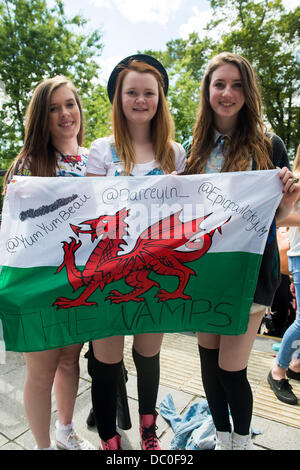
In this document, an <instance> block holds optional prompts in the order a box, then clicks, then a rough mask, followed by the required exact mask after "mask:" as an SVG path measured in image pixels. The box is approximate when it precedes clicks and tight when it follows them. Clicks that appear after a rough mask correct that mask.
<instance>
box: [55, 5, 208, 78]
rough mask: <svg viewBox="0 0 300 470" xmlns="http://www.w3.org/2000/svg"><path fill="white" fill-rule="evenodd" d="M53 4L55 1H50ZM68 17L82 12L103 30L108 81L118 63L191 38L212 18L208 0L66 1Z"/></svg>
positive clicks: (103, 64) (103, 59)
mask: <svg viewBox="0 0 300 470" xmlns="http://www.w3.org/2000/svg"><path fill="white" fill-rule="evenodd" d="M48 3H49V4H51V0H48ZM64 5H65V12H66V14H67V16H72V15H75V14H77V13H80V14H81V15H82V16H83V17H84V18H86V19H88V20H89V23H88V25H87V26H88V28H90V29H97V28H98V29H100V31H101V32H102V34H103V44H104V50H103V53H102V56H101V58H100V60H99V62H100V65H101V67H102V69H103V71H102V79H103V80H104V81H105V80H107V78H108V76H109V73H110V71H111V70H112V68H113V67H114V66H115V65H116V63H117V62H118V61H119V60H121V59H123V58H124V57H127V56H128V55H130V54H134V53H136V52H137V51H138V50H145V49H154V50H159V49H165V46H166V43H167V42H168V41H170V40H171V39H177V38H179V37H187V36H188V32H191V30H192V29H194V27H191V26H190V24H191V23H192V24H193V23H195V22H196V23H197V27H198V29H200V30H201V28H202V26H203V25H204V24H206V21H207V19H208V17H209V15H208V13H207V12H208V10H209V6H210V5H209V2H208V1H207V0H85V2H84V3H83V2H82V0H64Z"/></svg>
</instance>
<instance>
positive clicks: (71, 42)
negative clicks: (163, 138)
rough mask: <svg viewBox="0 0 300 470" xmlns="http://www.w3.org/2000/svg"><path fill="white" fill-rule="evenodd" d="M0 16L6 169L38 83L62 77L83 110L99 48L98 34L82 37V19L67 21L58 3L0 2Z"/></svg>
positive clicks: (0, 121) (0, 144)
mask: <svg viewBox="0 0 300 470" xmlns="http://www.w3.org/2000/svg"><path fill="white" fill-rule="evenodd" d="M0 13H1V19H0V64H1V66H0V80H1V83H2V85H3V84H4V86H5V96H6V100H5V102H4V104H3V105H2V109H1V110H0V149H1V150H0V152H1V157H2V161H1V165H2V167H6V166H7V164H8V161H9V160H11V159H12V158H13V157H14V156H15V155H16V154H17V153H18V151H19V149H20V147H21V145H22V139H23V135H24V114H25V109H26V106H27V104H28V101H29V99H30V96H31V93H32V90H33V89H34V88H35V87H36V85H37V84H38V83H39V82H40V81H41V80H42V79H44V78H49V77H52V76H55V75H60V74H62V75H65V76H67V77H69V78H71V79H72V80H73V82H74V83H75V85H76V86H77V87H78V88H79V92H80V96H81V97H82V100H83V104H84V107H85V108H87V104H86V103H85V101H86V102H87V103H90V102H91V96H92V95H93V92H94V89H95V88H97V90H98V91H99V88H101V86H100V85H98V86H97V87H96V86H95V84H94V83H93V81H92V80H93V79H94V78H95V77H97V75H98V71H99V66H98V64H97V63H96V61H95V58H96V57H97V56H99V55H100V54H101V52H102V47H103V45H102V42H101V34H100V33H99V32H98V31H93V32H91V33H89V34H86V33H84V27H85V25H86V20H85V19H84V18H82V17H81V16H79V15H77V16H74V17H73V18H70V19H68V18H67V17H66V15H65V12H64V5H63V2H62V1H61V0H56V2H55V5H54V7H53V8H48V7H47V3H46V1H45V0H13V1H8V0H0ZM100 91H101V90H100ZM95 99H96V97H95ZM98 102H99V100H98ZM104 105H105V106H107V100H104ZM86 111H87V110H86ZM87 131H88V123H87ZM88 135H90V132H88ZM90 137H91V136H90Z"/></svg>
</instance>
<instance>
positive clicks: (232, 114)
mask: <svg viewBox="0 0 300 470" xmlns="http://www.w3.org/2000/svg"><path fill="white" fill-rule="evenodd" d="M186 148H187V149H188V152H189V158H188V161H187V168H186V172H187V173H188V174H193V173H216V172H227V171H245V170H265V169H270V168H275V167H280V168H281V171H280V178H281V180H282V183H283V193H284V195H283V198H282V201H281V203H280V205H279V207H278V209H277V212H276V220H277V221H278V220H280V219H281V218H284V217H285V216H286V215H287V214H288V213H289V211H290V210H291V208H292V206H293V204H294V201H295V199H296V197H297V195H298V194H299V190H300V186H299V184H298V179H297V178H295V177H294V176H293V174H292V173H291V171H290V170H289V168H288V166H289V161H288V156H287V153H286V149H285V146H284V144H283V142H282V140H281V139H280V138H279V137H277V136H276V135H269V136H268V135H267V134H266V132H265V128H264V124H263V119H262V103H261V97H260V93H259V89H258V85H257V80H256V76H255V73H254V70H253V68H252V66H251V64H250V63H249V61H248V60H247V59H246V58H244V57H242V56H240V55H238V54H233V53H230V52H223V53H221V54H219V55H217V56H215V57H214V58H213V59H212V60H211V62H210V63H209V65H208V67H207V70H206V72H205V74H204V77H203V80H202V84H201V93H200V108H199V113H198V117H197V120H196V124H195V129H194V135H193V138H192V140H191V141H190V142H189V143H187V145H186ZM275 229H276V227H275V221H274V222H273V225H272V227H271V230H270V234H269V238H268V240H267V243H266V247H265V251H264V254H263V259H262V264H261V268H260V272H259V277H258V282H257V286H256V291H255V295H254V301H253V304H252V307H251V309H250V314H249V323H248V330H247V332H246V333H245V334H243V335H239V336H225V335H214V334H208V333H198V334H197V336H198V346H199V353H200V361H201V371H202V380H203V385H204V389H205V393H206V397H207V400H208V404H209V407H210V411H211V413H212V417H213V420H214V424H215V426H216V449H217V450H225V449H227V450H229V449H234V450H246V449H252V448H253V444H252V441H251V435H250V422H251V417H252V402H253V398H252V391H251V387H250V384H249V382H248V379H247V363H248V358H249V355H250V351H251V348H252V345H253V342H254V339H255V335H256V333H257V331H258V328H259V326H260V323H261V320H262V317H263V314H264V312H265V309H266V307H267V306H270V305H271V303H272V299H273V296H274V294H275V291H276V289H277V287H278V284H279V280H280V272H279V269H273V268H274V266H276V263H274V261H275V260H276V259H277V260H278V250H277V245H276V236H275V235H274V233H275ZM277 265H278V263H277ZM228 275H230V267H229V273H228ZM229 410H230V413H231V417H232V421H233V432H232V429H231V423H230V419H229Z"/></svg>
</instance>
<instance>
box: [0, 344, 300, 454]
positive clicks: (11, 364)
mask: <svg viewBox="0 0 300 470" xmlns="http://www.w3.org/2000/svg"><path fill="white" fill-rule="evenodd" d="M190 339H191V341H193V340H194V338H190ZM185 340H186V339H185ZM272 343H274V340H272V339H267V337H264V338H261V337H258V338H257V340H256V342H255V350H256V351H260V354H261V352H262V353H264V352H266V354H270V351H272ZM174 357H175V355H174ZM2 362H4V361H3V355H2ZM80 363H81V376H80V386H79V392H78V398H77V402H76V408H75V415H74V422H75V427H76V430H77V431H78V432H79V433H80V434H81V435H82V436H84V437H85V438H87V439H88V440H89V441H90V442H92V443H93V444H94V445H95V446H98V445H99V438H98V435H97V432H96V431H95V430H93V429H92V430H91V429H87V426H86V418H87V416H88V413H89V410H90V407H91V401H90V387H91V384H90V377H89V375H88V373H87V367H86V365H87V364H86V359H84V358H83V357H81V359H80ZM183 367H184V364H178V370H180V368H183ZM129 369H130V368H129ZM25 373H26V371H25V364H24V360H23V357H22V355H21V354H19V353H12V352H7V353H6V354H5V363H4V364H1V363H0V450H30V449H33V448H34V445H35V444H34V439H33V436H32V434H31V432H30V430H29V428H28V424H27V420H26V417H25V415H24V409H23V384H24V379H25ZM164 383H167V382H166V380H165V382H164ZM170 383H171V382H170ZM127 391H128V396H129V404H130V410H131V420H132V428H131V429H130V430H129V431H120V433H121V435H122V444H123V448H124V449H126V450H139V449H140V445H139V438H138V410H137V392H136V377H135V375H134V374H133V373H132V372H129V380H128V383H127ZM166 393H171V395H172V397H173V400H174V403H175V407H176V410H177V412H179V413H181V414H184V413H185V411H186V410H187V409H188V408H189V407H190V405H191V404H192V403H194V402H195V401H199V400H202V399H203V397H201V396H198V395H197V394H195V393H187V392H186V391H182V390H179V389H178V388H174V386H173V385H172V384H171V385H168V384H167V385H165V384H164V385H161V386H160V390H159V397H158V404H159V403H160V402H161V400H162V399H163V397H164V396H165V395H166ZM199 393H200V392H199ZM200 395H201V393H200ZM299 398H300V397H299ZM274 404H275V405H276V406H279V407H280V402H279V401H278V400H277V399H276V398H275V397H274ZM299 406H300V405H298V406H297V407H291V406H289V408H290V409H291V411H292V412H295V411H297V412H299ZM283 409H284V408H283ZM55 419H56V408H55V401H54V402H53V419H52V431H53V434H54V423H55ZM283 421H284V420H283ZM252 426H253V428H254V429H257V430H259V431H260V432H261V434H260V435H258V436H256V437H255V440H254V442H255V449H256V450H268V449H269V450H279V449H280V450H300V423H299V422H297V421H296V422H294V425H288V424H284V422H279V421H278V418H276V420H275V421H274V420H273V419H272V417H270V416H269V417H267V418H266V417H262V416H257V415H254V416H253V420H252ZM158 435H159V437H160V441H161V445H162V448H163V449H165V450H167V449H169V444H170V441H171V439H172V438H173V435H174V433H173V431H172V429H171V428H170V426H169V425H168V423H166V421H165V420H164V419H163V418H162V417H161V416H159V417H158Z"/></svg>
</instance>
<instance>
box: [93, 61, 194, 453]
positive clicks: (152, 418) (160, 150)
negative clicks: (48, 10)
mask: <svg viewBox="0 0 300 470" xmlns="http://www.w3.org/2000/svg"><path fill="white" fill-rule="evenodd" d="M167 89H168V76H167V73H166V71H165V69H164V67H163V66H162V64H161V63H160V62H159V61H157V60H156V59H154V58H153V57H150V56H148V55H142V54H138V55H134V56H132V57H127V58H126V59H124V60H123V61H121V62H120V63H119V64H118V65H117V66H116V68H115V69H114V70H113V72H112V74H111V76H110V79H109V82H108V95H109V98H110V100H111V102H112V104H113V108H112V127H113V135H112V136H110V137H106V138H101V139H98V140H96V141H95V142H94V143H93V144H92V146H91V149H90V154H89V162H88V169H87V171H88V176H89V175H91V176H119V175H133V176H136V175H157V174H161V175H162V174H164V173H170V172H172V171H177V172H178V173H181V172H182V171H183V170H184V166H185V151H184V149H183V148H182V146H181V145H179V144H177V143H175V142H174V141H173V140H172V134H173V121H172V118H171V115H170V112H169V110H168V106H167V103H166V98H165V95H166V93H167ZM162 338H163V335H162V334H159V333H157V334H140V335H136V336H135V337H134V342H133V350H132V354H133V359H134V362H135V365H136V368H137V382H138V398H139V414H140V437H141V444H142V448H143V449H144V450H159V449H160V445H159V442H158V439H157V436H156V432H155V429H156V424H155V423H156V418H157V412H156V410H155V406H156V400H157V393H158V386H159V352H160V347H161V343H162ZM92 349H93V353H91V352H90V355H89V356H90V357H89V371H90V374H91V376H92V402H93V410H94V413H95V418H96V424H97V427H98V432H99V435H100V438H101V442H102V448H103V449H105V450H113V449H120V448H121V438H120V435H119V434H118V433H117V430H116V401H117V387H118V383H119V381H120V376H121V375H120V374H121V373H122V359H123V349H124V337H123V336H115V337H111V338H105V339H100V340H96V341H93V346H92Z"/></svg>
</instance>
